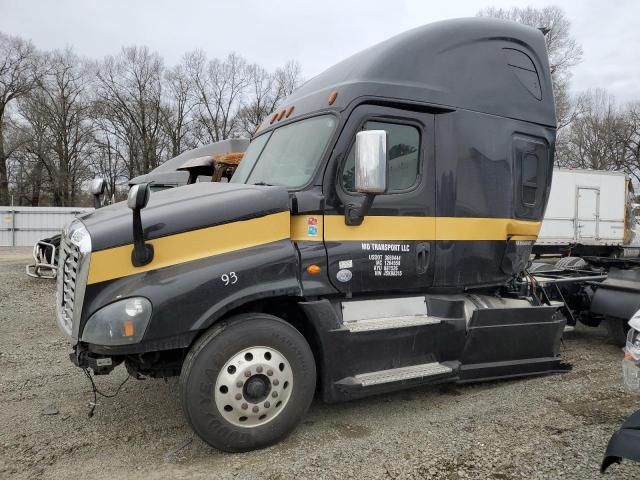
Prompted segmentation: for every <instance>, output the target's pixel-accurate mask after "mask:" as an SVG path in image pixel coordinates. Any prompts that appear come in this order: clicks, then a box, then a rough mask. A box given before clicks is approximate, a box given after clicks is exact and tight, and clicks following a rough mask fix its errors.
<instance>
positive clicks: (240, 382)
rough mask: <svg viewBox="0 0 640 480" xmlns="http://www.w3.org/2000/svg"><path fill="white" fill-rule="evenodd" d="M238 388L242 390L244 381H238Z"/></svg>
mask: <svg viewBox="0 0 640 480" xmlns="http://www.w3.org/2000/svg"><path fill="white" fill-rule="evenodd" d="M236 387H238V388H242V380H238V381H237V382H236Z"/></svg>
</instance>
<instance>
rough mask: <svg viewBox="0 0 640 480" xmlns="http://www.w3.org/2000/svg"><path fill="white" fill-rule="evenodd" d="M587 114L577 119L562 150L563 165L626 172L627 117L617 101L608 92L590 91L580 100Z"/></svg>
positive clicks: (560, 149)
mask: <svg viewBox="0 0 640 480" xmlns="http://www.w3.org/2000/svg"><path fill="white" fill-rule="evenodd" d="M578 102H579V104H580V105H581V108H582V109H583V114H582V115H581V116H580V117H578V118H576V119H575V120H574V121H573V122H572V123H571V126H570V128H569V129H568V131H567V133H566V142H564V143H563V144H562V145H561V147H559V151H558V157H559V158H561V165H562V166H569V167H574V168H589V169H595V170H608V169H623V168H624V164H625V162H624V144H623V142H622V141H621V134H622V132H623V131H624V126H625V124H624V117H623V115H622V113H621V111H620V109H619V108H618V107H617V106H616V103H615V99H614V98H613V97H612V96H611V95H609V94H608V93H607V92H606V91H604V90H593V91H588V92H586V93H584V94H582V95H580V97H579V99H578Z"/></svg>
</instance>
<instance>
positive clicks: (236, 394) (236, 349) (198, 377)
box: [180, 313, 316, 452]
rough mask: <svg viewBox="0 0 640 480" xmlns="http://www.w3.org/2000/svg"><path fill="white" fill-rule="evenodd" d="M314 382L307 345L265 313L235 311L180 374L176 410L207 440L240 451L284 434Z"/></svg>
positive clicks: (196, 348) (196, 350)
mask: <svg viewBox="0 0 640 480" xmlns="http://www.w3.org/2000/svg"><path fill="white" fill-rule="evenodd" d="M315 386H316V366H315V361H314V358H313V354H312V352H311V349H310V348H309V344H308V343H307V341H306V340H305V338H304V337H303V336H302V335H301V334H300V332H298V330H296V329H295V328H293V327H292V326H291V325H289V324H288V323H286V322H285V321H283V320H281V319H279V318H278V317H274V316H272V315H267V314H262V313H250V314H242V315H237V316H235V317H232V318H230V319H229V320H227V321H225V322H224V323H222V324H220V325H215V326H214V327H212V328H211V329H210V330H209V331H207V332H206V333H205V334H204V335H203V336H202V337H201V338H200V339H199V340H198V341H197V342H196V343H195V344H194V345H193V347H192V348H191V350H190V351H189V353H188V354H187V357H186V358H185V361H184V364H183V366H182V373H181V374H180V396H181V401H182V408H183V411H184V414H185V416H186V418H187V420H188V421H189V424H190V425H191V427H192V428H193V430H194V431H195V432H196V433H197V434H198V435H199V436H200V438H202V439H203V440H204V441H205V442H207V443H208V444H209V445H211V446H213V447H215V448H217V449H219V450H224V451H227V452H245V451H248V450H255V449H259V448H264V447H267V446H269V445H273V444H274V443H277V442H278V441H280V440H282V439H283V438H285V437H286V436H287V435H288V434H289V433H290V432H291V431H292V430H293V429H294V428H295V427H296V426H297V425H298V423H299V422H300V421H301V420H302V418H303V417H304V415H305V413H306V412H307V410H308V408H309V406H310V405H311V401H312V400H313V395H314V392H315Z"/></svg>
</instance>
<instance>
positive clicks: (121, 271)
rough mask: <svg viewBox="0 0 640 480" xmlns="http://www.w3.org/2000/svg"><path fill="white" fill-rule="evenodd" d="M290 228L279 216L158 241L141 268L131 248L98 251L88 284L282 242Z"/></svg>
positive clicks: (282, 214) (284, 214) (285, 218)
mask: <svg viewBox="0 0 640 480" xmlns="http://www.w3.org/2000/svg"><path fill="white" fill-rule="evenodd" d="M289 228H290V227H289V212H280V213H274V214H272V215H266V216H264V217H260V218H254V219H251V220H244V221H239V222H233V223H228V224H224V225H218V226H216V227H208V228H202V229H199V230H192V231H190V232H185V233H178V234H175V235H170V236H167V237H162V238H157V239H155V240H150V241H149V242H148V243H150V244H152V245H153V248H154V257H153V261H152V262H151V263H149V264H148V265H145V266H143V267H134V266H133V265H131V251H132V249H133V246H132V245H123V246H121V247H115V248H109V249H107V250H100V251H98V252H94V253H92V254H91V264H90V267H89V279H88V283H89V284H92V283H98V282H104V281H106V280H111V279H114V278H120V277H126V276H128V275H134V274H136V273H141V272H148V271H150V270H156V269H158V268H163V267H168V266H171V265H177V264H179V263H183V262H189V261H191V260H198V259H201V258H205V257H210V256H212V255H219V254H222V253H227V252H232V251H235V250H240V249H242V248H249V247H255V246H256V245H262V244H264V243H269V242H275V241H277V240H283V239H286V238H289V235H290V231H289Z"/></svg>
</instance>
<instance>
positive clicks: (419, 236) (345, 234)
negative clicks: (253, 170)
mask: <svg viewBox="0 0 640 480" xmlns="http://www.w3.org/2000/svg"><path fill="white" fill-rule="evenodd" d="M307 217H308V216H307V215H296V216H294V217H292V224H291V225H292V227H291V233H292V237H291V238H292V239H293V240H298V241H300V240H306V241H322V239H323V238H324V240H325V241H327V242H331V241H334V242H340V241H370V240H407V241H409V240H506V239H507V238H513V239H514V240H535V239H536V238H537V236H538V232H539V231H540V226H541V225H542V224H541V222H535V221H526V220H514V219H512V218H463V217H402V216H395V217H390V216H368V217H365V218H364V221H363V222H362V225H359V226H348V225H345V223H344V216H342V215H325V217H324V222H323V221H322V216H318V217H317V218H318V223H319V225H321V227H320V228H319V232H323V233H324V237H323V235H322V233H319V235H318V236H317V237H310V236H309V235H307V232H306V225H307Z"/></svg>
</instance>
